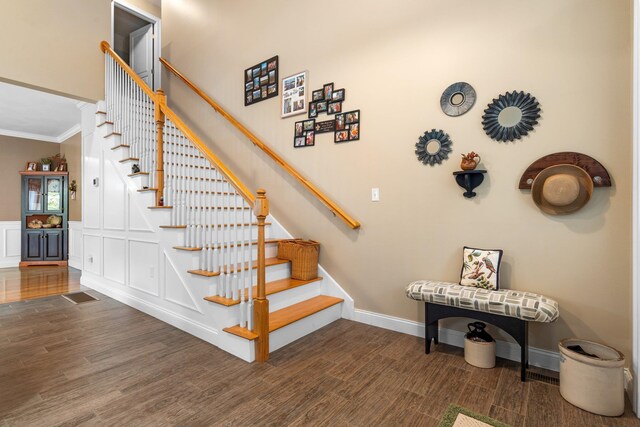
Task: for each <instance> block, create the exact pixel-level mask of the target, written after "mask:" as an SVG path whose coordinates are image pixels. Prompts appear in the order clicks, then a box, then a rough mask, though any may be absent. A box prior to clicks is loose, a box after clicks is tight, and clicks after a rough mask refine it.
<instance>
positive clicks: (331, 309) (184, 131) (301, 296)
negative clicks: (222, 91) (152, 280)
mask: <svg viewBox="0 0 640 427" xmlns="http://www.w3.org/2000/svg"><path fill="white" fill-rule="evenodd" d="M101 48H102V50H103V52H104V53H105V66H106V99H105V100H104V101H102V102H100V103H99V104H98V111H97V112H96V134H98V133H99V135H101V136H102V137H103V144H104V146H103V147H104V149H103V156H104V161H105V162H108V161H110V162H112V163H113V164H114V165H117V169H118V173H119V174H121V177H122V179H123V180H125V181H126V182H127V185H128V186H129V187H130V188H131V187H133V189H134V190H135V191H133V196H132V199H131V200H133V202H132V203H134V202H135V203H136V204H137V205H139V206H140V207H142V208H144V209H142V210H144V211H145V212H144V213H143V215H144V216H145V218H146V220H147V221H148V222H149V223H150V224H152V226H153V232H154V233H157V235H158V240H159V242H160V245H161V247H162V249H163V251H164V253H165V254H166V256H167V259H168V261H169V263H170V264H171V265H172V266H174V267H175V268H176V270H177V271H178V275H179V276H180V278H181V279H183V280H184V283H185V284H186V286H187V287H189V288H193V289H192V290H191V291H192V292H193V293H195V294H199V293H202V292H203V290H204V289H206V290H210V292H208V294H206V295H204V296H202V299H203V301H205V304H206V307H204V311H207V312H208V313H206V314H207V318H209V319H213V323H215V328H216V330H219V334H220V337H219V341H216V342H214V343H215V344H216V345H219V346H220V347H221V348H223V349H224V350H226V351H229V352H231V353H233V354H235V355H237V356H239V357H241V358H243V359H245V360H248V361H253V360H254V359H255V360H258V361H264V360H266V359H267V358H268V354H269V352H272V351H274V350H276V349H278V348H280V347H283V346H285V345H286V344H288V343H290V342H292V341H294V340H296V339H298V338H300V337H302V336H304V335H307V334H309V333H311V332H313V331H314V330H317V329H318V328H320V327H323V326H325V325H327V324H328V323H331V322H332V321H335V320H337V319H338V318H340V317H342V315H343V311H344V307H343V305H344V299H345V296H346V294H344V292H343V291H342V290H341V289H340V288H339V286H337V284H335V282H334V281H333V280H328V281H327V280H325V279H323V277H317V278H314V279H311V280H297V279H293V278H291V276H290V272H291V269H290V265H289V264H290V263H289V261H287V260H282V259H278V258H277V257H276V254H277V244H278V242H279V241H280V240H281V239H283V238H290V237H291V236H289V235H288V233H286V230H284V229H283V228H282V227H281V226H280V225H279V224H278V223H277V221H275V219H273V218H272V217H271V216H270V215H269V210H268V201H267V198H266V192H265V191H264V190H258V191H257V194H253V193H252V192H250V191H249V190H248V189H247V187H246V186H245V185H244V184H243V183H242V182H241V181H240V180H239V179H238V178H237V177H236V176H235V175H234V174H233V173H232V172H231V171H230V170H229V169H228V168H227V167H226V166H225V165H224V164H222V162H221V161H220V160H219V159H218V158H217V157H216V156H215V155H214V154H213V153H212V152H211V151H210V150H209V149H208V148H207V147H206V146H205V145H204V144H203V143H202V142H201V141H200V140H199V139H198V138H197V136H196V135H195V134H194V133H193V132H192V131H191V130H190V129H189V128H188V127H187V126H186V125H185V124H184V123H183V122H182V120H180V118H179V117H178V116H177V115H176V114H175V113H174V112H173V111H172V110H171V109H170V108H169V107H168V106H167V104H166V98H165V96H164V93H163V92H162V91H161V90H159V91H158V92H157V93H154V92H153V91H152V90H151V89H150V88H149V87H148V86H147V85H146V84H144V82H143V81H142V80H140V79H139V78H138V76H137V75H135V73H134V72H133V71H132V70H131V69H130V68H129V67H128V66H127V65H126V64H125V63H124V62H123V61H122V60H121V59H120V58H119V57H118V56H117V54H116V53H115V52H114V51H113V50H112V49H111V48H110V47H109V45H108V44H107V43H106V42H103V43H102V45H101ZM346 297H348V296H346ZM210 341H213V340H210Z"/></svg>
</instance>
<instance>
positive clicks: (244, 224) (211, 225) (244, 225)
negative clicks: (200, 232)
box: [150, 206, 271, 228]
mask: <svg viewBox="0 0 640 427" xmlns="http://www.w3.org/2000/svg"><path fill="white" fill-rule="evenodd" d="M152 207H153V206H150V208H152ZM161 207H171V206H161ZM194 225H197V226H202V225H203V224H194ZM229 225H237V226H240V227H246V226H248V225H249V224H248V223H246V222H245V223H242V224H218V228H221V227H229ZM251 225H253V226H258V223H257V222H252V223H251ZM264 225H271V223H270V222H265V223H264ZM207 227H213V224H210V225H207ZM160 228H187V226H186V225H161V226H160Z"/></svg>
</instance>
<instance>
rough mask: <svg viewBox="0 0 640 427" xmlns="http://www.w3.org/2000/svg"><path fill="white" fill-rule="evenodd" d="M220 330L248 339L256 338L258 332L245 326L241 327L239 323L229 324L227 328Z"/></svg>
mask: <svg viewBox="0 0 640 427" xmlns="http://www.w3.org/2000/svg"><path fill="white" fill-rule="evenodd" d="M222 330H223V331H225V332H228V333H230V334H232V335H236V336H238V337H240V338H244V339H246V340H249V341H253V340H255V339H257V338H258V334H256V333H255V332H253V331H250V330H248V329H247V328H241V327H240V325H235V326H230V327H228V328H222Z"/></svg>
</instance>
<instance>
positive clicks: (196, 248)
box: [173, 239, 282, 252]
mask: <svg viewBox="0 0 640 427" xmlns="http://www.w3.org/2000/svg"><path fill="white" fill-rule="evenodd" d="M281 240H282V239H266V240H265V241H264V243H265V244H267V245H268V244H270V243H278V242H279V241H281ZM251 244H252V245H257V244H258V242H256V241H253V242H251ZM246 245H247V244H246V243H245V244H244V246H246ZM223 246H224V247H225V248H226V247H227V246H229V245H217V246H216V248H218V249H220V248H222V247H223ZM230 246H231V247H232V248H235V247H236V245H234V244H231V245H230ZM173 249H177V250H179V251H188V252H198V251H201V250H202V248H201V247H195V248H190V247H188V246H174V247H173Z"/></svg>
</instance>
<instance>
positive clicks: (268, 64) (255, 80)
mask: <svg viewBox="0 0 640 427" xmlns="http://www.w3.org/2000/svg"><path fill="white" fill-rule="evenodd" d="M278 69H279V59H278V56H277V55H276V56H273V57H271V58H269V59H267V60H265V61H261V62H259V63H257V64H256V65H254V66H252V67H249V68H247V69H246V70H244V79H243V80H244V83H245V87H244V88H245V89H244V105H245V107H246V106H249V105H253V104H256V103H258V102H261V101H264V100H267V99H270V98H275V97H277V96H278V94H279V90H278V89H279V85H278Z"/></svg>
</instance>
